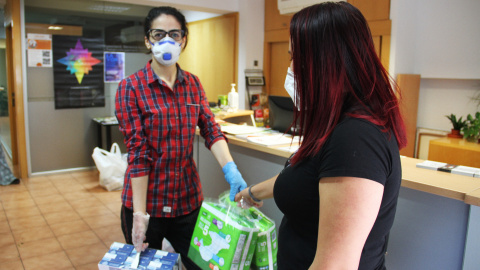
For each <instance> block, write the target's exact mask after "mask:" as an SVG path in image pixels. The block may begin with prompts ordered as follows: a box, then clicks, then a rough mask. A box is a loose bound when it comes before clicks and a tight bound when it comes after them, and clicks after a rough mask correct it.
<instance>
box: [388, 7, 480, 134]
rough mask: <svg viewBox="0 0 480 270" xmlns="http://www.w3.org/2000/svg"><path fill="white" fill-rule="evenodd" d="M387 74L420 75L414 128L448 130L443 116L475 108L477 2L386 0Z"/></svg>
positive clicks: (479, 80)
mask: <svg viewBox="0 0 480 270" xmlns="http://www.w3.org/2000/svg"><path fill="white" fill-rule="evenodd" d="M390 7H391V10H390V18H391V20H392V40H391V53H390V73H391V74H392V76H393V77H396V74H401V73H407V74H408V73H412V74H420V75H421V78H422V79H421V83H420V96H419V109H418V119H417V121H418V122H417V125H418V127H424V128H432V129H441V130H446V131H449V130H450V129H451V124H450V122H449V120H448V119H447V118H445V115H447V114H451V113H454V114H456V115H457V117H459V116H464V118H465V116H466V115H467V114H469V113H470V114H473V113H475V112H476V111H478V110H480V108H477V106H476V104H475V103H474V102H472V101H471V97H472V96H474V95H475V93H476V92H477V91H480V53H479V49H480V30H479V26H480V16H478V12H479V11H480V1H476V0H457V1H449V0H391V5H390Z"/></svg>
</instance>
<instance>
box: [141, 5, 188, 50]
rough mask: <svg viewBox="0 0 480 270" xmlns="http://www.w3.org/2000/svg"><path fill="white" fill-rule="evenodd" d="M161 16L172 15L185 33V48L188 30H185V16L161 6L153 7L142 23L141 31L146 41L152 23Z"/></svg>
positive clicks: (172, 8)
mask: <svg viewBox="0 0 480 270" xmlns="http://www.w3.org/2000/svg"><path fill="white" fill-rule="evenodd" d="M162 14H167V15H172V16H173V17H175V18H176V19H177V21H178V23H180V25H181V26H182V30H183V31H184V32H185V38H186V39H185V47H184V49H185V48H186V47H187V43H188V28H187V21H186V20H185V16H183V14H182V13H181V12H180V11H179V10H178V9H176V8H174V7H169V6H163V7H155V8H152V9H151V10H150V11H149V12H148V15H147V17H145V22H144V23H143V30H144V33H145V37H146V38H147V39H148V31H149V30H150V28H151V27H152V22H153V21H154V20H155V19H156V18H158V17H159V16H160V15H162Z"/></svg>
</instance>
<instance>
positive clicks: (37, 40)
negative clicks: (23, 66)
mask: <svg viewBox="0 0 480 270" xmlns="http://www.w3.org/2000/svg"><path fill="white" fill-rule="evenodd" d="M27 55H28V58H27V59H28V60H27V65H28V66H29V67H52V36H51V35H48V34H27Z"/></svg>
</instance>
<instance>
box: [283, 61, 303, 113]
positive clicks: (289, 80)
mask: <svg viewBox="0 0 480 270" xmlns="http://www.w3.org/2000/svg"><path fill="white" fill-rule="evenodd" d="M284 87H285V90H287V93H288V95H289V96H290V97H291V98H292V100H293V104H295V107H297V108H299V106H298V105H300V97H299V96H298V95H297V97H296V98H295V95H296V94H295V92H296V90H297V89H296V88H297V86H296V84H295V77H294V76H293V71H292V69H291V68H290V67H288V69H287V77H286V78H285V85H284Z"/></svg>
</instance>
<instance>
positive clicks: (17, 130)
mask: <svg viewBox="0 0 480 270" xmlns="http://www.w3.org/2000/svg"><path fill="white" fill-rule="evenodd" d="M20 2H22V3H23V1H18V0H7V1H6V4H5V21H4V25H5V27H6V34H7V37H6V39H7V40H6V41H7V44H6V45H7V47H9V48H7V52H8V53H7V54H6V58H7V81H8V88H9V91H10V93H13V94H14V96H15V101H14V103H15V104H14V106H11V107H10V108H11V109H9V110H10V112H11V115H12V116H11V117H10V119H11V121H13V122H11V123H10V125H11V128H10V129H11V133H12V136H11V139H12V163H13V165H14V173H15V175H16V176H17V177H20V178H27V177H28V158H27V140H26V130H25V104H24V91H23V90H24V87H23V81H24V74H23V51H22V48H23V46H22V41H23V38H22V25H23V23H22V19H21V4H22V3H20ZM11 98H12V95H9V103H10V102H12V101H11V100H10V99H11ZM12 103H13V102H12ZM9 105H13V104H9Z"/></svg>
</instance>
